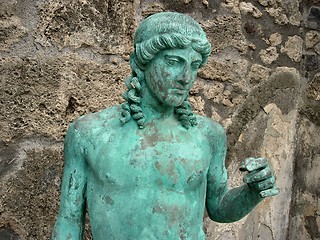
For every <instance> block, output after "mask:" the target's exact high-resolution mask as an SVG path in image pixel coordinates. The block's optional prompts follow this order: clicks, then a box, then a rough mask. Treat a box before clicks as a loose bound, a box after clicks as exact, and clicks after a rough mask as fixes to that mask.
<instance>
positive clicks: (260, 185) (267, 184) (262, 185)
mask: <svg viewBox="0 0 320 240" xmlns="http://www.w3.org/2000/svg"><path fill="white" fill-rule="evenodd" d="M251 185H252V186H253V187H254V188H255V189H257V190H259V191H262V190H267V189H271V188H273V187H274V185H275V179H274V177H273V176H272V177H270V178H268V179H266V180H263V181H261V182H256V183H253V184H251Z"/></svg>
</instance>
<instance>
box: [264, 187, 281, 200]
mask: <svg viewBox="0 0 320 240" xmlns="http://www.w3.org/2000/svg"><path fill="white" fill-rule="evenodd" d="M279 193H280V189H279V188H277V187H273V188H271V189H267V190H264V191H261V192H260V197H262V198H266V197H271V196H275V195H278V194H279Z"/></svg>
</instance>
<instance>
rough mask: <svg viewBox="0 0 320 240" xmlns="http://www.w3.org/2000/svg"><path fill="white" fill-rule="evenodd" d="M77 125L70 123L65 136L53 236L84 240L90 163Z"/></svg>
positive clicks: (56, 238)
mask: <svg viewBox="0 0 320 240" xmlns="http://www.w3.org/2000/svg"><path fill="white" fill-rule="evenodd" d="M75 126H76V124H72V125H71V126H70V128H69V130H68V132H67V135H66V138H65V146H64V172H63V178H62V188H61V197H60V210H59V214H58V218H57V221H56V223H55V226H54V229H53V233H52V238H51V239H52V240H65V239H74V240H75V239H79V240H80V239H82V235H83V229H84V218H85V194H86V177H87V176H86V170H87V166H86V160H85V157H84V152H83V151H84V150H83V147H82V146H81V144H80V142H81V136H80V131H79V130H78V129H77V128H76V127H75Z"/></svg>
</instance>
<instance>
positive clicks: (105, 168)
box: [85, 107, 211, 240]
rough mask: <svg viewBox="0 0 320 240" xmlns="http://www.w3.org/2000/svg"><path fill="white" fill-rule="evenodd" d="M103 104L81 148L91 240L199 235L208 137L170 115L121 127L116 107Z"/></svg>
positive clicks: (189, 236)
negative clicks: (137, 124) (143, 126)
mask: <svg viewBox="0 0 320 240" xmlns="http://www.w3.org/2000/svg"><path fill="white" fill-rule="evenodd" d="M106 111H109V112H105V113H103V112H102V113H98V114H97V115H99V116H98V118H97V120H96V121H95V122H94V124H93V125H92V126H91V127H90V126H88V129H89V131H88V134H87V139H86V141H87V142H89V143H90V144H87V145H86V146H87V147H86V148H85V152H86V161H87V164H88V168H89V171H88V179H87V191H86V194H87V204H88V210H89V215H90V225H91V230H92V233H93V236H94V239H95V240H99V239H146V240H147V239H204V233H203V230H202V218H203V212H204V207H205V192H206V174H207V170H208V167H209V162H210V156H211V153H210V151H211V150H210V147H209V143H208V140H207V138H206V137H205V136H204V135H203V134H201V131H199V129H197V127H193V128H190V129H189V130H186V129H184V128H183V127H182V126H180V123H179V122H177V121H176V120H173V119H171V120H170V119H166V120H161V119H158V120H154V121H153V122H149V123H148V124H147V125H146V126H145V128H143V129H138V128H137V126H136V123H135V122H134V121H130V122H128V123H126V124H125V125H123V126H120V123H119V120H118V118H117V114H116V113H117V107H114V108H111V109H108V110H106ZM111 112H113V113H115V114H114V115H113V116H110V113H111ZM90 122H91V123H92V120H91V121H90Z"/></svg>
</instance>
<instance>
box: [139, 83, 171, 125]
mask: <svg viewBox="0 0 320 240" xmlns="http://www.w3.org/2000/svg"><path fill="white" fill-rule="evenodd" d="M143 89H144V90H143V92H142V96H141V105H140V106H141V108H142V112H143V114H144V116H145V118H146V122H149V121H152V120H153V119H161V118H162V119H166V118H172V117H173V116H174V107H173V106H168V105H167V104H164V103H162V102H160V101H159V100H158V99H157V98H156V97H155V96H153V94H152V93H151V92H150V91H149V90H148V88H147V87H144V88H143Z"/></svg>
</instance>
